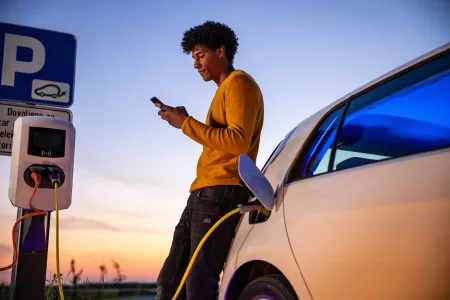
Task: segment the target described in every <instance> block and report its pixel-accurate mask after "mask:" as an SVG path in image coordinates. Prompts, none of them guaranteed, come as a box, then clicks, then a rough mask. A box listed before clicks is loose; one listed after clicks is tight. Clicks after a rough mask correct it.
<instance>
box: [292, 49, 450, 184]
mask: <svg viewBox="0 0 450 300" xmlns="http://www.w3.org/2000/svg"><path fill="white" fill-rule="evenodd" d="M345 107H346V109H345ZM344 110H345V116H344V120H343V122H341V118H342V116H343V111H344ZM449 111H450V53H449V51H447V53H446V54H445V55H444V54H443V53H441V54H439V56H436V57H435V58H433V59H432V60H430V61H428V62H421V63H420V64H418V65H417V66H415V67H414V68H413V69H412V70H408V71H405V72H404V73H403V74H396V75H395V77H393V78H391V79H389V80H386V81H385V82H383V83H380V84H379V85H378V86H376V87H374V88H371V89H370V90H369V91H367V92H365V93H362V94H361V95H359V96H357V97H355V98H354V99H349V100H347V101H346V102H345V103H343V104H342V106H341V107H339V108H337V109H335V110H334V111H332V112H331V113H330V114H329V115H328V116H327V117H326V118H325V119H324V120H323V121H322V123H321V124H320V125H319V127H318V128H317V129H316V131H315V132H314V134H313V135H312V139H310V142H307V146H306V147H304V148H303V149H304V150H302V152H301V153H300V155H299V156H298V158H297V160H296V162H295V164H294V166H293V168H292V169H291V173H290V174H289V176H288V180H287V183H289V182H292V181H296V180H300V179H303V178H308V177H311V176H315V175H318V174H323V173H327V172H330V171H338V170H343V169H347V168H351V167H357V166H361V165H365V164H368V163H373V162H377V161H383V160H385V159H391V158H398V157H403V156H406V155H412V154H417V153H421V152H426V151H431V150H436V149H440V148H444V147H450V117H449V116H448V115H449ZM339 126H342V127H340V130H337V129H338V127H339ZM336 132H338V136H336Z"/></svg>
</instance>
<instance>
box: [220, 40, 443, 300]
mask: <svg viewBox="0 0 450 300" xmlns="http://www.w3.org/2000/svg"><path fill="white" fill-rule="evenodd" d="M248 161H249V159H248V158H247V157H246V156H245V155H242V156H241V158H240V174H241V177H242V179H243V182H245V184H246V185H247V186H248V188H249V189H250V190H251V191H252V192H253V193H254V195H255V196H256V201H259V203H262V204H264V205H265V206H266V208H268V209H269V211H270V214H269V216H266V215H264V214H262V213H257V212H252V213H247V214H245V215H244V216H243V217H242V219H241V224H240V226H239V228H238V230H237V233H236V237H235V239H234V242H233V245H232V248H231V249H230V252H229V255H228V259H227V263H226V266H225V269H224V272H223V276H222V280H221V285H220V295H219V299H221V300H224V299H226V300H237V299H239V300H256V299H271V300H282V299H300V300H309V299H314V300H336V299H342V300H344V299H345V300H371V299H374V300H375V299H376V300H388V299H395V300H402V299H404V300H413V299H423V300H444V299H450V44H447V45H444V46H443V47H441V48H439V49H436V50H434V51H432V52H430V53H428V54H426V55H424V56H422V57H420V58H418V59H416V60H414V61H412V62H410V63H408V64H406V65H404V66H401V67H400V68H398V69H396V70H394V71H392V72H390V73H389V74H387V75H385V76H382V77H381V78H379V79H377V80H375V81H373V82H371V83H369V84H367V85H365V86H364V87H362V88H360V89H358V90H356V91H354V92H352V93H351V94H349V95H347V96H345V97H343V98H341V99H339V100H338V101H336V102H334V103H332V104H330V105H329V106H327V107H325V108H324V109H322V110H320V111H319V112H317V113H315V114H314V115H312V116H311V117H309V118H307V119H306V120H304V121H302V122H301V123H300V124H299V125H298V126H296V127H295V128H294V129H293V130H292V131H291V132H289V133H288V134H287V135H286V137H285V139H284V140H283V141H282V142H281V143H280V144H279V145H278V147H277V148H276V149H275V150H274V153H272V156H271V157H270V158H269V160H268V162H267V163H266V164H265V166H264V167H263V169H262V170H261V172H262V173H261V172H260V171H259V170H258V169H257V168H256V166H254V168H250V171H249V170H248V169H246V168H245V167H244V166H243V163H244V162H245V163H248ZM251 163H253V162H251ZM255 169H256V171H255ZM246 172H247V173H248V174H247V173H246ZM252 172H253V174H250V173H252ZM263 174H264V175H263Z"/></svg>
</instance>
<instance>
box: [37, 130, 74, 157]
mask: <svg viewBox="0 0 450 300" xmlns="http://www.w3.org/2000/svg"><path fill="white" fill-rule="evenodd" d="M65 146H66V131H65V130H61V129H53V128H43V127H30V131H29V136H28V155H34V156H40V157H51V158H58V157H64V155H65V153H64V152H65Z"/></svg>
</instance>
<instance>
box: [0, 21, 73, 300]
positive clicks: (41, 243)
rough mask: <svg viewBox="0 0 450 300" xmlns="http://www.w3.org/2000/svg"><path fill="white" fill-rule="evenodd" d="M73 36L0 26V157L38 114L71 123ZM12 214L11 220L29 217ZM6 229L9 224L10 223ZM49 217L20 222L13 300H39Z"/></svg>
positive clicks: (4, 24) (45, 262)
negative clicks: (23, 123)
mask: <svg viewBox="0 0 450 300" xmlns="http://www.w3.org/2000/svg"><path fill="white" fill-rule="evenodd" d="M76 45H77V41H76V38H75V36H73V35H71V34H68V33H61V32H56V31H50V30H44V29H38V28H32V27H26V26H20V25H14V24H7V23H1V22H0V155H4V156H11V151H12V137H13V135H14V132H13V128H14V121H15V120H16V119H17V118H18V117H21V116H30V115H42V116H50V117H55V118H60V119H63V120H65V121H69V122H72V118H73V116H72V112H71V111H70V110H68V109H67V108H69V107H70V106H71V105H72V104H73V102H74V84H75V66H76ZM30 212H31V211H29V210H24V209H20V208H19V209H18V210H17V219H18V218H20V217H22V216H24V215H26V214H28V213H30ZM11 226H12V224H11ZM49 229H50V214H48V217H45V216H42V215H40V216H36V217H31V218H28V219H25V220H24V221H23V222H22V223H21V224H20V225H19V226H18V229H17V232H16V240H17V252H18V253H17V255H18V258H17V263H16V265H15V266H14V267H13V270H12V275H11V294H12V298H11V299H13V300H28V299H34V300H44V291H45V282H46V278H45V276H46V270H47V257H48V238H49Z"/></svg>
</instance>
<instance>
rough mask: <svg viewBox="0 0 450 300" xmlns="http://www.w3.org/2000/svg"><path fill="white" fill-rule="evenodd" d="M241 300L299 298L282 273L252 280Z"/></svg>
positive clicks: (291, 299) (290, 299) (240, 297)
mask: <svg viewBox="0 0 450 300" xmlns="http://www.w3.org/2000/svg"><path fill="white" fill-rule="evenodd" d="M239 300H298V298H297V296H296V295H295V292H294V291H293V289H292V288H291V287H290V284H289V282H288V281H287V280H286V279H285V278H284V276H282V275H268V276H262V277H258V278H256V279H255V280H253V281H252V282H250V283H249V284H248V285H247V286H246V287H245V289H244V291H243V292H242V294H241V295H240V296H239Z"/></svg>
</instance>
